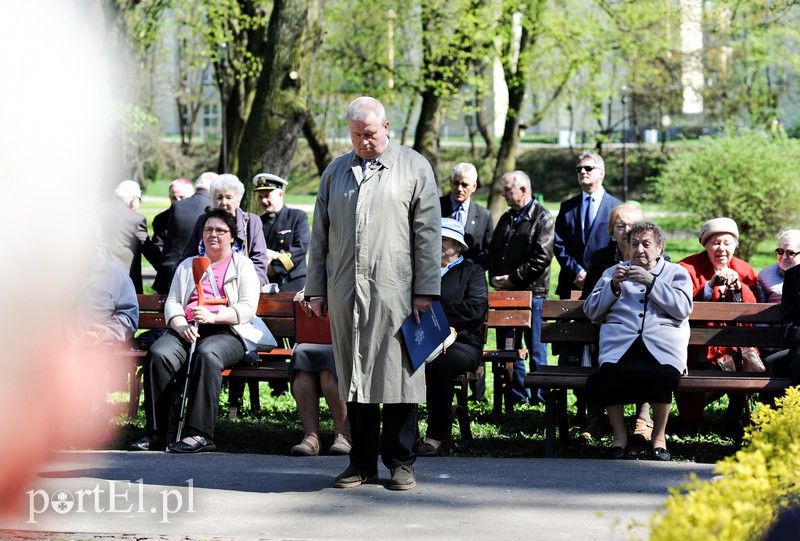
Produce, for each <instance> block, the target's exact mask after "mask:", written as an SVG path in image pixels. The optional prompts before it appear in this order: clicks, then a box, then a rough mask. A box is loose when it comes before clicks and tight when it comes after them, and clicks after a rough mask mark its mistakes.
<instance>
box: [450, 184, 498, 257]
mask: <svg viewBox="0 0 800 541" xmlns="http://www.w3.org/2000/svg"><path fill="white" fill-rule="evenodd" d="M439 205H440V206H441V207H442V218H451V217H452V216H453V201H452V200H451V199H450V194H448V195H443V196H442V197H440V198H439ZM493 229H494V227H493V224H492V215H491V213H490V212H489V209H487V208H486V207H482V206H480V205H479V204H478V203H476V202H475V201H474V200H470V202H469V212H467V225H466V226H465V227H464V241H465V242H466V243H467V246H469V249H468V250H467V251H466V252H464V253H462V255H463V256H464V259H469V260H470V261H472V262H475V263H478V264H480V265H481V266H482V267H483V268H484V270H485V269H488V268H489V258H488V255H489V246H491V244H492V231H493Z"/></svg>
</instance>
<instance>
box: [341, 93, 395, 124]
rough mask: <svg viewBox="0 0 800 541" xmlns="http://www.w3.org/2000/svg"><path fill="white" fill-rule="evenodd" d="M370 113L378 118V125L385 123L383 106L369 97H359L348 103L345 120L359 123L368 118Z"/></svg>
mask: <svg viewBox="0 0 800 541" xmlns="http://www.w3.org/2000/svg"><path fill="white" fill-rule="evenodd" d="M370 113H375V116H377V117H378V124H385V123H386V109H384V107H383V104H382V103H381V102H379V101H378V100H376V99H375V98H371V97H369V96H361V97H360V98H356V99H354V100H353V101H352V102H350V105H349V106H348V107H347V119H348V120H356V121H361V120H364V119H365V118H367V117H368V116H369V114H370Z"/></svg>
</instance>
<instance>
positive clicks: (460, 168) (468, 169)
mask: <svg viewBox="0 0 800 541" xmlns="http://www.w3.org/2000/svg"><path fill="white" fill-rule="evenodd" d="M455 177H461V178H463V179H465V180H469V181H470V182H478V170H477V169H475V166H474V165H472V164H471V163H468V162H461V163H457V164H456V166H455V167H453V173H452V174H451V175H450V178H455Z"/></svg>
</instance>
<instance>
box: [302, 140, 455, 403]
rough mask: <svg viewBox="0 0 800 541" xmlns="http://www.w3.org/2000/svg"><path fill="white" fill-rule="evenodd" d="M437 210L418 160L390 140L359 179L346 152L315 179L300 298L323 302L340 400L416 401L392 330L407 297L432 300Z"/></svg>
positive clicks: (416, 390) (417, 392) (429, 174)
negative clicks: (303, 293)
mask: <svg viewBox="0 0 800 541" xmlns="http://www.w3.org/2000/svg"><path fill="white" fill-rule="evenodd" d="M441 249H442V242H441V211H440V209H439V198H438V193H437V189H436V181H435V179H434V176H433V171H432V170H431V166H430V164H429V163H428V161H427V160H425V158H423V157H422V156H421V155H419V154H418V153H416V152H414V151H413V150H411V149H408V148H406V147H403V146H401V145H399V144H397V143H395V142H393V141H390V142H389V145H388V146H387V148H386V150H385V151H384V153H383V155H382V156H381V157H380V158H379V159H378V164H376V166H375V167H374V168H373V169H367V171H366V174H365V175H364V178H363V180H362V173H361V166H360V158H359V157H358V156H356V154H355V152H349V153H348V154H345V155H343V156H340V157H338V158H337V159H336V160H334V161H333V163H331V164H330V165H329V166H328V168H327V169H326V170H325V172H324V173H323V174H322V178H321V180H320V185H319V191H318V195H317V202H316V206H315V209H314V227H313V229H312V234H311V248H310V250H309V262H308V276H307V281H306V296H308V297H316V296H326V297H327V300H328V310H329V311H330V316H331V329H332V333H333V346H334V347H333V351H334V358H335V360H336V371H337V374H338V379H339V394H340V396H341V397H342V399H343V400H347V401H349V402H361V403H420V402H425V370H418V371H417V372H412V367H411V361H410V360H409V359H408V353H407V351H406V347H405V344H403V335H402V331H401V330H400V326H401V325H402V323H403V321H404V320H405V319H406V318H407V317H408V316H409V315H410V314H411V299H412V296H414V295H430V296H438V295H439V290H440V284H441V277H440V271H439V269H440V267H441Z"/></svg>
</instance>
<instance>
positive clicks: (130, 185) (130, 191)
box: [114, 180, 142, 205]
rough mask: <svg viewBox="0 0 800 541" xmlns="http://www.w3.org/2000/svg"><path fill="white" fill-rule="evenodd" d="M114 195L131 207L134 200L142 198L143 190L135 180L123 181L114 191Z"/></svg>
mask: <svg viewBox="0 0 800 541" xmlns="http://www.w3.org/2000/svg"><path fill="white" fill-rule="evenodd" d="M114 195H115V196H116V197H118V198H119V199H121V200H122V202H123V203H125V204H126V205H130V204H131V201H133V199H134V198H135V199H141V198H142V189H141V188H140V187H139V184H138V183H137V182H134V181H133V180H123V181H122V182H120V183H119V184H118V185H117V187H116V189H115V190H114Z"/></svg>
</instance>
